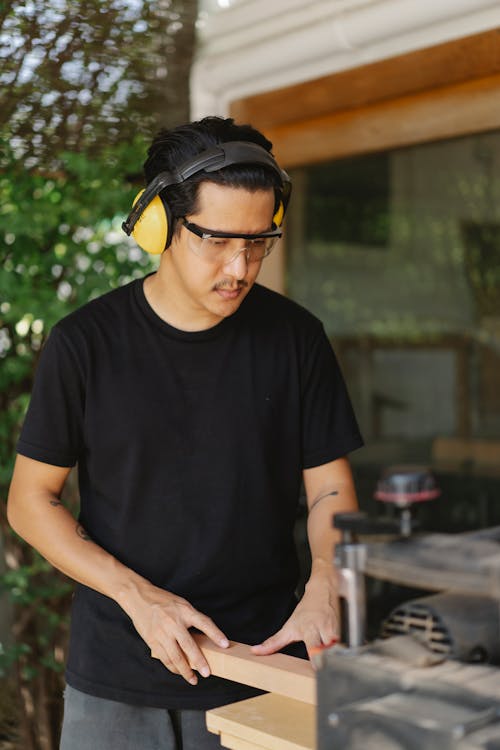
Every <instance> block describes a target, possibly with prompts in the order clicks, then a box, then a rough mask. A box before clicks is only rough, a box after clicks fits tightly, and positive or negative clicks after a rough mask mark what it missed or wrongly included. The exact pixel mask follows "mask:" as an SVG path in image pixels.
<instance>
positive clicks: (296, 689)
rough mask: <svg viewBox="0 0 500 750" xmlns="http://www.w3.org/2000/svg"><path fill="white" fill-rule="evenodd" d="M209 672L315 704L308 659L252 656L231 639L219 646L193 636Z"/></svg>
mask: <svg viewBox="0 0 500 750" xmlns="http://www.w3.org/2000/svg"><path fill="white" fill-rule="evenodd" d="M195 638H196V642H197V643H198V645H199V646H200V648H201V650H202V651H203V654H204V655H205V658H206V660H207V661H208V664H209V666H210V669H211V671H212V674H214V675H216V676H217V677H225V678H226V679H227V680H233V681H235V682H242V683H243V684H245V685H250V686H251V687H256V688H259V689H260V690H267V691H269V692H272V693H277V694H278V695H284V696H288V697H289V698H294V699H295V700H298V701H304V702H305V703H311V704H315V703H316V677H315V674H314V670H313V668H312V666H311V664H310V662H309V661H307V660H306V659H298V658H297V657H295V656H286V655H285V654H271V655H269V656H256V655H255V654H253V653H252V652H251V651H250V646H247V645H246V644H244V643H236V642H234V641H233V642H231V645H230V646H229V648H219V647H218V646H215V645H214V644H213V643H212V641H211V640H210V639H209V638H208V637H207V636H205V635H202V634H198V635H196V636H195Z"/></svg>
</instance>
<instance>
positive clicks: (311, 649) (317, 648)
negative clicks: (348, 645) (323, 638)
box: [307, 638, 339, 659]
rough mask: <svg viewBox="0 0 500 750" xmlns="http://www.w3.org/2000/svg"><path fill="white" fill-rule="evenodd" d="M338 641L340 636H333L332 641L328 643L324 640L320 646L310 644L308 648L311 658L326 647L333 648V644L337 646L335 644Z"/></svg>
mask: <svg viewBox="0 0 500 750" xmlns="http://www.w3.org/2000/svg"><path fill="white" fill-rule="evenodd" d="M338 642H339V639H338V638H332V639H331V640H330V641H328V643H324V642H322V643H320V644H319V645H318V646H309V648H308V649H307V653H308V655H309V658H310V659H311V658H312V657H313V656H317V654H321V653H322V652H323V651H325V650H326V649H328V648H331V647H332V646H335V644H336V643H338Z"/></svg>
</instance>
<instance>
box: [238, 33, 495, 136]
mask: <svg viewBox="0 0 500 750" xmlns="http://www.w3.org/2000/svg"><path fill="white" fill-rule="evenodd" d="M496 73H500V29H498V28H497V29H492V30H489V31H485V32H482V33H479V34H474V35H472V36H468V37H465V38H462V39H454V40H453V41H450V42H445V43H444V44H439V45H435V46H434V47H427V48H425V49H419V50H416V51H414V52H410V53H407V54H404V55H398V56H397V57H392V58H389V59H387V60H380V61H378V62H375V63H371V64H369V65H363V66H360V67H357V68H354V69H351V70H345V71H341V72H338V73H332V74H330V75H327V76H322V77H321V78H317V79H315V80H313V81H307V82H305V83H299V84H295V85H292V86H286V87H284V88H282V89H279V90H277V91H269V92H265V93H262V94H256V95H254V96H249V97H247V98H245V99H241V100H238V101H235V102H233V103H232V105H231V110H230V111H231V116H232V117H234V118H235V119H237V120H238V121H239V122H251V123H252V124H253V125H255V126H256V127H258V128H261V129H264V130H265V129H268V128H275V127H278V126H280V125H284V124H286V123H294V122H300V121H301V120H303V119H304V117H307V118H316V117H321V116H323V115H327V114H332V113H334V112H341V111H343V110H347V109H355V108H358V107H365V106H367V105H370V104H373V103H375V102H377V101H382V100H387V99H395V98H397V97H400V96H406V95H408V94H416V93H418V92H422V91H428V90H429V89H435V88H443V87H444V86H449V85H453V84H457V83H462V82H465V81H469V80H472V79H476V78H485V77H488V76H490V75H494V74H496Z"/></svg>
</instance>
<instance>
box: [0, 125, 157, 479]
mask: <svg viewBox="0 0 500 750" xmlns="http://www.w3.org/2000/svg"><path fill="white" fill-rule="evenodd" d="M144 152H145V145H144V143H143V142H142V141H141V140H140V139H136V140H135V141H134V142H133V143H131V144H130V145H119V146H114V147H112V146H110V147H108V148H107V149H106V150H104V151H103V152H102V153H101V154H100V155H99V157H98V158H96V159H93V158H89V156H88V155H85V154H74V153H66V154H63V155H62V156H61V158H60V163H61V169H60V171H58V172H55V173H52V174H49V175H46V174H42V173H34V174H31V173H30V172H27V171H26V170H25V169H23V165H22V164H21V163H20V162H18V161H17V160H16V159H15V157H14V155H13V154H12V153H11V158H10V163H8V162H7V156H6V157H5V158H4V169H3V173H2V175H1V177H0V205H1V206H2V208H1V210H0V241H2V245H3V248H4V249H3V251H2V256H0V261H1V263H0V364H1V366H0V394H1V395H0V403H1V406H2V408H1V411H0V437H1V440H0V466H1V469H0V487H1V486H2V485H3V487H4V488H5V485H6V482H7V481H8V478H9V477H10V474H11V470H12V453H13V447H14V440H15V437H16V434H17V431H18V428H19V423H20V421H21V419H22V417H23V414H24V411H25V409H26V405H27V401H28V394H29V392H30V390H31V384H32V379H33V372H34V367H35V364H36V359H37V355H38V352H39V351H40V348H41V346H42V343H43V340H44V338H45V337H46V335H47V333H48V331H49V330H50V328H51V327H52V325H53V324H54V323H55V322H56V321H57V320H59V319H60V318H61V317H63V316H64V315H66V314H67V313H68V312H70V311H71V310H72V309H74V308H75V307H78V306H80V305H82V304H84V303H85V302H86V301H87V300H89V299H91V298H93V297H95V296H98V295H100V294H102V293H103V292H105V291H109V290H110V289H112V288H114V287H116V286H119V285H122V284H124V283H127V282H128V281H130V280H131V279H132V278H134V277H136V276H142V275H143V274H144V273H145V272H147V271H148V270H149V269H150V267H151V266H150V261H149V260H148V259H147V258H146V256H144V255H143V254H142V253H141V251H140V250H139V249H138V248H137V246H136V245H135V243H134V242H133V241H131V240H129V239H128V238H127V237H126V235H125V234H124V233H123V232H122V230H121V222H122V220H123V218H124V216H125V215H126V213H127V210H128V207H129V206H130V205H131V203H132V199H133V196H134V194H135V192H136V191H137V186H133V185H131V184H124V181H123V174H124V172H126V171H128V170H130V168H131V167H133V168H134V170H135V171H136V172H137V171H139V164H140V160H141V158H142V157H143V154H144ZM7 153H8V152H7Z"/></svg>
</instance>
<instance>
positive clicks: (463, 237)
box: [0, 0, 500, 750]
mask: <svg viewBox="0 0 500 750" xmlns="http://www.w3.org/2000/svg"><path fill="white" fill-rule="evenodd" d="M207 114H219V115H224V116H226V115H231V116H234V117H235V118H236V119H237V120H238V121H240V122H251V123H252V124H253V125H255V126H256V127H258V128H260V129H262V130H263V131H264V132H265V134H266V135H267V136H268V137H269V138H270V139H271V140H272V141H273V143H274V153H275V155H276V157H277V158H278V161H279V162H280V164H282V166H283V167H284V168H286V169H287V170H288V171H289V172H290V174H291V177H292V180H293V183H294V193H293V196H292V201H291V204H290V209H289V212H288V216H287V222H286V237H285V238H284V240H283V242H282V243H281V246H280V247H279V249H278V251H276V252H274V253H273V255H271V256H270V258H269V259H268V260H267V261H266V265H265V266H264V267H263V270H262V276H261V280H262V282H263V283H265V284H266V285H268V286H270V287H272V288H274V289H277V290H278V291H281V292H283V293H285V294H287V295H288V296H290V297H292V298H293V299H295V300H297V301H298V302H300V303H301V304H304V305H305V306H306V307H308V308H309V309H311V310H312V311H313V312H314V313H316V314H317V315H318V316H319V317H320V318H321V319H322V320H323V321H324V323H325V327H326V330H327V333H328V335H329V337H330V339H331V341H332V344H333V346H334V348H335V351H336V352H337V355H338V357H339V359H340V362H341V365H342V368H343V371H344V374H345V377H346V380H347V382H348V385H349V388H350V391H351V395H352V398H353V401H354V404H355V408H356V412H357V414H358V418H359V421H360V425H361V428H362V431H363V434H364V436H365V439H366V443H367V445H366V447H365V448H364V449H362V450H361V451H358V452H357V453H356V454H354V456H353V464H354V470H355V478H356V483H357V486H358V491H359V495H360V501H361V505H362V507H363V508H364V509H366V510H370V511H375V507H374V506H375V503H374V501H373V499H372V498H373V491H374V488H375V483H376V480H377V478H378V476H379V475H380V472H381V471H382V469H383V468H384V467H386V466H387V465H390V464H397V463H412V464H414V463H424V464H426V465H429V466H431V467H432V469H433V471H434V472H435V474H436V476H437V478H438V483H439V485H440V486H441V488H442V490H443V493H442V497H441V499H440V500H439V501H438V504H436V505H433V504H429V507H428V508H427V509H424V513H423V522H424V524H425V526H426V528H429V529H435V530H448V531H459V530H465V529H471V528H477V527H481V526H486V525H494V524H498V523H500V503H499V502H498V500H499V499H500V498H499V488H500V387H499V373H500V367H499V365H500V176H499V175H500V8H499V6H498V2H497V0H441V2H440V3H435V2H433V1H432V0H310V2H308V3H304V2H302V1H301V2H299V0H275V1H274V2H273V3H269V2H268V1H267V0H217V1H216V0H199V2H195V1H194V0H149V1H148V0H105V1H103V2H97V1H94V2H92V1H88V2H85V3H84V2H80V1H79V0H75V1H74V2H69V1H68V0H45V1H44V2H42V0H25V2H1V3H0V139H1V148H0V553H1V554H0V576H1V578H0V583H1V588H0V748H2V750H8V749H12V750H13V749H14V748H22V749H23V750H55V748H57V742H58V732H59V725H60V718H61V694H62V686H63V681H62V674H63V663H64V653H65V642H66V634H67V612H68V605H69V600H70V597H71V584H70V583H69V582H68V581H67V579H65V578H64V577H63V576H60V575H59V574H57V573H55V572H54V571H52V570H51V568H50V566H49V565H48V564H46V563H45V562H44V561H43V560H41V559H40V558H39V556H37V555H36V554H35V553H34V552H33V551H32V550H30V549H28V548H27V547H26V546H25V545H24V544H23V543H21V542H20V540H19V539H18V538H17V537H16V536H15V535H14V534H13V533H12V532H11V531H10V530H9V529H8V528H7V524H6V519H5V500H6V495H7V490H8V484H9V479H10V476H11V472H12V466H13V458H14V449H15V443H16V439H17V435H18V433H19V428H20V424H21V422H22V418H23V415H24V412H25V409H26V406H27V403H28V399H29V394H30V391H31V385H32V380H33V373H34V370H35V367H36V361H37V356H38V353H39V351H40V348H41V346H42V344H43V341H44V339H45V337H46V335H47V333H48V331H49V330H50V328H51V326H52V325H53V324H54V323H55V322H56V321H57V320H58V319H59V318H61V317H62V316H64V315H66V314H67V313H68V312H70V311H71V310H72V309H74V308H75V307H77V306H79V305H81V304H83V303H84V302H86V301H87V300H88V299H91V298H92V297H94V296H97V295H100V294H102V293H104V292H106V291H107V290H109V289H111V288H113V287H116V286H118V285H121V284H124V283H127V282H128V281H130V280H131V279H132V278H134V277H137V276H142V275H144V274H145V273H146V272H148V271H149V270H151V269H152V268H153V266H154V262H153V261H151V260H149V259H148V258H147V257H146V256H145V255H144V254H143V253H142V252H141V251H139V250H138V248H137V247H136V246H135V244H134V243H133V242H132V241H129V240H128V238H127V237H125V235H124V234H123V233H122V232H121V229H120V225H121V221H122V220H123V218H124V216H125V215H126V214H127V212H128V208H129V206H130V204H131V201H132V199H133V196H134V195H135V193H136V192H137V190H138V189H139V187H140V186H141V184H142V172H141V165H142V162H143V160H144V154H145V149H146V147H147V144H148V141H149V140H150V138H151V136H152V135H153V133H155V132H156V131H157V130H158V128H159V127H161V126H167V127H168V126H173V125H176V124H179V123H181V122H184V121H186V120H188V119H190V118H198V117H201V116H204V115H207ZM66 499H67V502H68V503H70V504H71V505H72V506H73V507H74V508H75V510H76V509H77V504H78V498H77V493H76V491H75V481H74V479H73V481H72V482H70V485H69V487H68V488H67V498H66ZM431 505H432V508H431ZM55 543H56V540H55Z"/></svg>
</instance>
